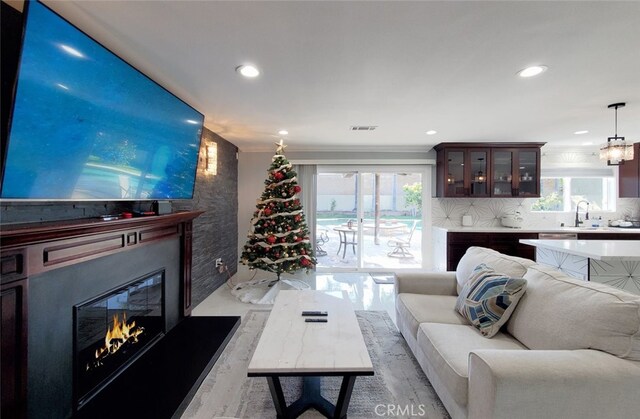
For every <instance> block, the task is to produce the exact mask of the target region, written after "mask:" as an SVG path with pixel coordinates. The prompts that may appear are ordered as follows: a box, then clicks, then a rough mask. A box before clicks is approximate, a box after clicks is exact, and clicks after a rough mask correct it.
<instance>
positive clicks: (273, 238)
mask: <svg viewBox="0 0 640 419" xmlns="http://www.w3.org/2000/svg"><path fill="white" fill-rule="evenodd" d="M276 240H277V239H276V236H274V235H271V236H269V237H267V241H268V242H269V243H270V244H273V243H275V242H276Z"/></svg>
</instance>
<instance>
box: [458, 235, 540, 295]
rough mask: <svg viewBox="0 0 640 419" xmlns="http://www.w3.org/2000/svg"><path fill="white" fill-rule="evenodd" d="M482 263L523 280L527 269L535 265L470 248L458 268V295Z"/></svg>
mask: <svg viewBox="0 0 640 419" xmlns="http://www.w3.org/2000/svg"><path fill="white" fill-rule="evenodd" d="M481 263H486V264H487V265H488V266H491V267H492V268H493V269H495V270H496V271H497V272H501V273H503V274H505V275H509V276H510V277H512V278H522V277H523V276H524V274H525V272H527V268H528V267H529V266H531V265H533V264H535V262H534V261H532V260H529V259H524V258H519V257H516V256H508V255H503V254H502V253H500V252H496V251H495V250H492V249H487V248H484V247H475V246H473V247H470V248H468V249H467V251H466V253H465V254H464V256H462V259H460V262H458V266H457V268H456V280H457V281H458V293H460V291H461V290H462V287H463V286H464V284H465V283H466V282H467V281H468V280H469V277H470V276H471V272H473V270H474V269H475V268H476V266H478V265H479V264H481Z"/></svg>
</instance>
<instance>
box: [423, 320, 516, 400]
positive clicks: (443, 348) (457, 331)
mask: <svg viewBox="0 0 640 419" xmlns="http://www.w3.org/2000/svg"><path fill="white" fill-rule="evenodd" d="M418 346H420V348H421V349H422V351H423V352H424V354H425V355H426V356H427V358H428V359H429V361H430V362H431V364H432V365H433V368H434V370H435V373H436V374H437V375H438V377H439V378H440V380H441V381H442V382H443V383H444V384H445V386H446V387H447V389H449V392H450V393H451V395H452V396H453V399H454V400H455V401H456V403H458V404H460V405H463V406H466V404H467V398H468V394H469V393H468V382H469V368H468V365H469V353H470V352H471V351H475V350H478V349H522V350H525V349H526V348H525V347H524V346H523V345H522V344H521V343H520V342H518V341H517V340H515V339H514V338H512V337H511V336H509V335H507V334H506V333H501V332H500V333H498V334H497V335H496V336H494V338H493V339H485V338H484V337H482V335H481V334H480V333H478V331H477V330H475V329H474V328H473V327H471V326H469V325H457V324H439V323H422V324H421V325H420V327H419V328H418Z"/></svg>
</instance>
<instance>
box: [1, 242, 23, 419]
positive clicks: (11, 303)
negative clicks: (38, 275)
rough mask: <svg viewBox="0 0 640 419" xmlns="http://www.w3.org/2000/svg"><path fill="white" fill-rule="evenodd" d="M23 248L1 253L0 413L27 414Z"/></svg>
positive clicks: (18, 416) (13, 415)
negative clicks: (0, 379) (0, 378)
mask: <svg viewBox="0 0 640 419" xmlns="http://www.w3.org/2000/svg"><path fill="white" fill-rule="evenodd" d="M24 256H25V254H24V252H22V251H20V250H18V251H14V252H6V253H4V254H3V255H2V262H1V269H2V276H1V277H0V284H1V285H0V323H1V325H0V327H1V328H0V336H1V339H0V345H1V348H0V365H1V366H2V368H1V370H2V372H1V377H2V381H1V383H0V386H1V387H0V392H1V399H0V400H1V402H0V406H1V412H2V413H1V414H0V416H1V417H3V418H4V417H7V418H25V417H26V415H27V281H28V280H27V278H26V272H25V269H24V268H25V263H24Z"/></svg>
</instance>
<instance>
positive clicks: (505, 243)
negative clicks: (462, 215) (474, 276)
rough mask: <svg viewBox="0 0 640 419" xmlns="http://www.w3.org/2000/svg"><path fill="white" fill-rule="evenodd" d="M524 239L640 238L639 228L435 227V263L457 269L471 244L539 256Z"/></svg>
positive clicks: (452, 269)
mask: <svg viewBox="0 0 640 419" xmlns="http://www.w3.org/2000/svg"><path fill="white" fill-rule="evenodd" d="M523 239H555V240H575V239H578V240H607V241H611V240H640V229H638V228H614V227H604V228H593V227H548V228H539V227H536V228H508V227H490V226H472V227H436V226H434V227H433V228H432V243H433V244H432V246H433V248H432V251H433V265H434V268H435V269H436V270H440V271H455V270H456V267H457V266H458V262H459V261H460V259H461V258H462V256H463V255H464V254H465V252H466V251H467V249H468V248H469V247H471V246H480V247H488V248H490V249H493V250H496V251H498V252H500V253H504V254H506V255H511V256H519V257H523V258H527V259H535V257H536V252H535V248H534V247H531V246H529V245H525V244H522V243H521V242H520V240H523Z"/></svg>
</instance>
